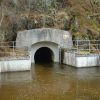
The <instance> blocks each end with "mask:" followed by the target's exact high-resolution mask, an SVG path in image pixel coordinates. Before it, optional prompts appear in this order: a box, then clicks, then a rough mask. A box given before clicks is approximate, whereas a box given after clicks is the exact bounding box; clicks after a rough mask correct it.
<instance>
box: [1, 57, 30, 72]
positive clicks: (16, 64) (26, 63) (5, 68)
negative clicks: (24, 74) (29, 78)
mask: <svg viewBox="0 0 100 100" xmlns="http://www.w3.org/2000/svg"><path fill="white" fill-rule="evenodd" d="M30 69H31V60H30V59H29V60H8V61H6V60H5V61H0V72H10V71H26V70H30Z"/></svg>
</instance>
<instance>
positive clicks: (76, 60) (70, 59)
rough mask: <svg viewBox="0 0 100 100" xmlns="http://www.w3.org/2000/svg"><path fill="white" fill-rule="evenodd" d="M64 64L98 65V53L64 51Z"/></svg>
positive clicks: (77, 65) (99, 62)
mask: <svg viewBox="0 0 100 100" xmlns="http://www.w3.org/2000/svg"><path fill="white" fill-rule="evenodd" d="M63 63H64V64H67V65H70V66H75V67H93V66H100V55H96V54H92V55H84V56H83V55H78V54H75V53H72V52H71V53H70V52H68V53H67V52H66V53H65V54H64V62H63Z"/></svg>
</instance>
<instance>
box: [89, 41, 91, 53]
mask: <svg viewBox="0 0 100 100" xmlns="http://www.w3.org/2000/svg"><path fill="white" fill-rule="evenodd" d="M89 53H91V43H90V40H89Z"/></svg>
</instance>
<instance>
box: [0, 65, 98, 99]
mask: <svg viewBox="0 0 100 100" xmlns="http://www.w3.org/2000/svg"><path fill="white" fill-rule="evenodd" d="M0 100H100V67H93V68H81V69H77V68H73V67H69V66H66V65H59V64H42V65H38V64H37V65H34V64H33V65H32V70H31V71H29V72H15V73H2V74H0Z"/></svg>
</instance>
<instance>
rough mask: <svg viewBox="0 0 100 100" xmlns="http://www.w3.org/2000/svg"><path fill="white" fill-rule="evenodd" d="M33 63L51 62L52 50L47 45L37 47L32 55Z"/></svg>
mask: <svg viewBox="0 0 100 100" xmlns="http://www.w3.org/2000/svg"><path fill="white" fill-rule="evenodd" d="M34 60H35V63H51V62H53V52H52V50H51V49H49V48H48V47H41V48H39V49H38V50H37V51H36V53H35V56H34Z"/></svg>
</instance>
